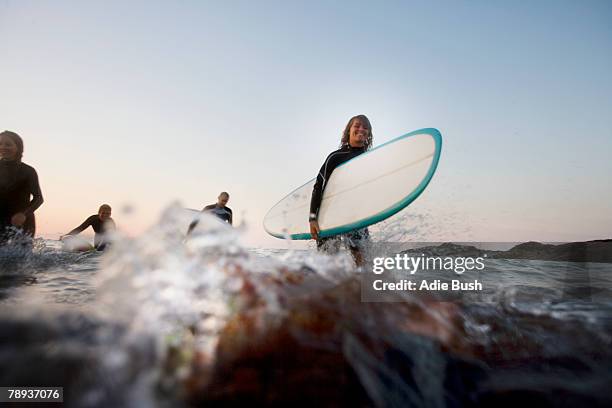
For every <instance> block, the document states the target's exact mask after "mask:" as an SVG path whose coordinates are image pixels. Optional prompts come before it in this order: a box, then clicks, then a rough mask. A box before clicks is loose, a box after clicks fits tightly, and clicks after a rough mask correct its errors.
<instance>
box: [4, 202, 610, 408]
mask: <svg viewBox="0 0 612 408" xmlns="http://www.w3.org/2000/svg"><path fill="white" fill-rule="evenodd" d="M184 217H185V214H183V213H181V212H180V211H178V210H177V209H176V208H173V207H171V208H169V209H168V210H167V211H166V212H165V213H164V214H163V216H162V217H161V219H160V221H159V223H158V224H157V225H156V226H155V227H153V228H151V230H150V231H149V232H148V233H147V234H145V235H143V236H142V237H139V238H125V237H121V236H117V237H115V244H114V246H113V247H112V248H111V249H110V250H109V251H106V252H105V253H98V252H86V253H73V252H66V251H63V250H62V248H61V245H59V243H57V242H55V241H42V240H39V241H37V242H36V244H35V246H34V250H33V251H32V253H31V254H29V253H27V252H23V251H20V250H19V249H18V248H17V249H15V248H12V249H11V248H2V249H1V250H0V268H1V269H0V279H1V281H0V322H1V324H0V333H1V334H0V366H1V367H2V370H1V371H0V386H63V387H64V395H65V406H74V407H102V406H104V407H106V406H113V407H120V406H129V407H132V406H137V407H140V406H142V407H148V406H204V405H205V406H209V405H224V406H225V405H228V404H235V405H238V404H240V405H243V404H247V403H248V404H251V405H253V404H255V405H281V404H283V405H285V404H289V403H291V404H299V405H304V404H306V403H315V402H316V403H318V404H319V405H329V406H337V405H349V404H350V405H359V406H427V407H430V406H441V407H442V406H492V405H495V406H499V405H502V406H510V405H513V406H514V405H516V404H519V403H537V404H540V405H543V406H584V405H588V406H611V405H612V394H611V393H610V391H609V388H610V385H612V268H611V266H612V265H611V264H603V263H572V262H553V261H529V260H505V259H491V260H489V261H488V263H487V268H486V270H485V271H483V272H482V273H480V274H479V275H478V279H479V280H480V281H481V282H482V284H483V286H484V290H483V291H481V292H466V293H465V294H461V295H460V296H454V297H453V298H452V299H447V298H445V297H444V296H436V295H431V294H429V295H426V296H423V295H414V294H407V295H406V296H404V297H403V299H402V302H395V303H385V302H362V301H361V299H360V283H361V281H362V275H363V273H364V272H363V271H359V270H356V268H355V267H354V265H353V264H352V261H351V259H350V257H349V256H348V255H346V254H343V253H340V254H337V255H324V254H318V253H316V251H314V250H291V249H261V248H260V249H252V248H245V247H243V246H241V245H240V243H239V235H240V231H239V230H231V229H228V228H226V227H225V226H223V225H220V224H219V223H217V222H215V221H214V220H210V219H207V218H205V219H202V221H201V223H200V226H199V227H198V229H197V230H196V232H195V234H194V235H193V236H192V237H191V238H190V239H189V240H185V237H184V234H183V232H184V226H185V225H186V224H188V222H189V220H186V219H185V218H184ZM399 229H400V228H398V227H397V226H396V228H394V229H393V231H394V234H396V233H397V231H398V230H399ZM429 277H430V278H432V279H433V278H436V276H435V275H431V276H429ZM440 278H441V276H440Z"/></svg>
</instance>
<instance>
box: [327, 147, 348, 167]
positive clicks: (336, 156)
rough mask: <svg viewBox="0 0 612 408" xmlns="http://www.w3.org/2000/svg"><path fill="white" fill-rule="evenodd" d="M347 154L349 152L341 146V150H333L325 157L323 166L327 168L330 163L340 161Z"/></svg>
mask: <svg viewBox="0 0 612 408" xmlns="http://www.w3.org/2000/svg"><path fill="white" fill-rule="evenodd" d="M348 153H349V150H348V149H347V147H346V146H342V147H341V148H339V149H337V150H334V151H333V152H331V153H330V154H329V155H327V158H326V159H325V162H324V163H323V166H327V165H328V164H330V163H335V162H337V161H341V160H342V158H343V157H346V155H347V154H348Z"/></svg>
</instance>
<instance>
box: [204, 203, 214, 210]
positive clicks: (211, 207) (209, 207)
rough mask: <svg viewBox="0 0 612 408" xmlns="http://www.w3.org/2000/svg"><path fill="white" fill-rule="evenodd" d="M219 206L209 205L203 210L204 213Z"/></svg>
mask: <svg viewBox="0 0 612 408" xmlns="http://www.w3.org/2000/svg"><path fill="white" fill-rule="evenodd" d="M216 206H217V205H216V204H211V205H207V206H206V207H204V208H203V209H202V211H206V210H212V209H213V208H215V207H216Z"/></svg>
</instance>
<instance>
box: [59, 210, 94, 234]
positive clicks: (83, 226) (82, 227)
mask: <svg viewBox="0 0 612 408" xmlns="http://www.w3.org/2000/svg"><path fill="white" fill-rule="evenodd" d="M93 217H95V215H92V216H91V217H89V218H87V219H86V220H85V221H83V223H82V224H81V225H79V226H78V227H76V228H75V229H73V230H72V231H70V232H69V233H67V234H66V235H77V234H79V233H81V232H83V231H84V230H85V229H86V228H87V227H89V226H90V225H91V221H92V218H93Z"/></svg>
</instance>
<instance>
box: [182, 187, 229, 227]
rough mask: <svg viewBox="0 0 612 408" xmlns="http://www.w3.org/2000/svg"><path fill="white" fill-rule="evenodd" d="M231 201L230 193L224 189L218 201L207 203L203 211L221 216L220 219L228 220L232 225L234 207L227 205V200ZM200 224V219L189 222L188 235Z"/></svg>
mask: <svg viewBox="0 0 612 408" xmlns="http://www.w3.org/2000/svg"><path fill="white" fill-rule="evenodd" d="M228 201H229V194H228V193H227V192H225V191H223V192H222V193H221V194H219V197H217V202H216V203H215V204H210V205H207V206H206V207H204V208H203V209H202V212H203V213H205V212H208V213H211V214H213V215H214V216H216V217H217V218H219V219H220V220H222V221H224V222H227V223H228V224H229V225H232V223H233V218H232V209H231V208H229V207H228V206H227V202H228ZM197 225H198V220H195V221H193V222H192V223H191V224H189V229H188V230H187V235H189V234H191V231H193V229H194V228H195V227H196V226H197Z"/></svg>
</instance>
